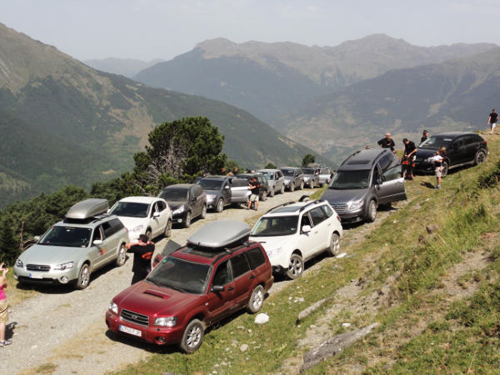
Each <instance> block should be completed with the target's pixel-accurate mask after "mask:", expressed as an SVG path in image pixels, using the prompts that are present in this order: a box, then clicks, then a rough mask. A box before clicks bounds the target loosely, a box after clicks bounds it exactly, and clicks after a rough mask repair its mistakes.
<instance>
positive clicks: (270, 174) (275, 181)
mask: <svg viewBox="0 0 500 375" xmlns="http://www.w3.org/2000/svg"><path fill="white" fill-rule="evenodd" d="M257 173H262V174H263V175H264V176H266V178H267V183H268V184H269V196H270V197H274V194H277V193H280V194H283V193H284V192H285V177H284V176H283V172H281V171H280V170H279V169H259V170H258V171H257Z"/></svg>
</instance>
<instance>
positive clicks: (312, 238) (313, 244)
mask: <svg viewBox="0 0 500 375" xmlns="http://www.w3.org/2000/svg"><path fill="white" fill-rule="evenodd" d="M299 220H300V228H299V231H300V234H299V237H298V241H297V245H296V247H297V248H298V249H300V251H301V252H302V256H303V258H304V261H306V260H308V259H310V258H312V257H313V256H314V254H315V253H316V249H317V248H318V246H319V243H320V241H321V240H320V236H319V232H318V228H316V229H314V223H313V221H312V219H311V217H310V216H309V212H305V213H303V214H302V216H301V217H300V218H299ZM306 226H309V227H310V228H311V230H310V231H308V232H307V231H305V230H304V229H305V228H304V227H306Z"/></svg>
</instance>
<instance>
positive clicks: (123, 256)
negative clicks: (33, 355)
mask: <svg viewBox="0 0 500 375" xmlns="http://www.w3.org/2000/svg"><path fill="white" fill-rule="evenodd" d="M126 261H127V248H126V247H125V244H124V243H122V244H121V245H120V247H119V248H118V254H117V257H116V262H115V266H116V267H121V266H123V265H124V264H125V262H126Z"/></svg>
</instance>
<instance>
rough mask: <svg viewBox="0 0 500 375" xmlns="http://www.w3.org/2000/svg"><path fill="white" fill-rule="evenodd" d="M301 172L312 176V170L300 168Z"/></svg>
mask: <svg viewBox="0 0 500 375" xmlns="http://www.w3.org/2000/svg"><path fill="white" fill-rule="evenodd" d="M302 172H304V174H314V173H315V172H314V169H313V168H302Z"/></svg>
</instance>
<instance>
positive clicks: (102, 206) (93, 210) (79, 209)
mask: <svg viewBox="0 0 500 375" xmlns="http://www.w3.org/2000/svg"><path fill="white" fill-rule="evenodd" d="M108 209H109V204H108V200H107V199H97V198H91V199H86V200H84V201H81V202H78V203H77V204H75V205H73V206H72V207H71V208H70V209H69V210H68V212H67V213H66V218H68V219H82V220H83V219H89V218H92V217H95V216H97V215H100V214H104V213H106V212H107V211H108Z"/></svg>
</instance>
